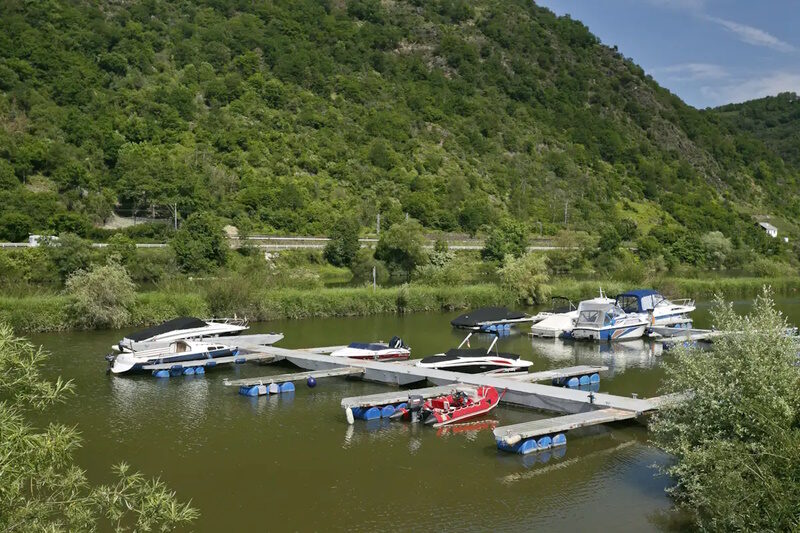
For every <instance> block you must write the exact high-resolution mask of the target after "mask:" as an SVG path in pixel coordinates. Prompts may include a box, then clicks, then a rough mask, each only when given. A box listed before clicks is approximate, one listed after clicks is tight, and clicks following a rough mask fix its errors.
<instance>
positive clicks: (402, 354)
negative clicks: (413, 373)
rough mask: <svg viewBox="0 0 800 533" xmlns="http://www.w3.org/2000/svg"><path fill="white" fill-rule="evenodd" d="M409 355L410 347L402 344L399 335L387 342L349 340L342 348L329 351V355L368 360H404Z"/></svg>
mask: <svg viewBox="0 0 800 533" xmlns="http://www.w3.org/2000/svg"><path fill="white" fill-rule="evenodd" d="M410 356H411V348H409V347H408V346H406V345H405V344H403V339H401V338H400V337H397V336H395V337H392V339H391V340H390V341H389V343H388V344H384V343H382V342H351V343H350V344H348V345H347V346H345V347H344V348H340V349H338V350H336V351H334V352H331V357H349V358H350V359H366V360H370V361H405V360H407V359H408V358H409V357H410Z"/></svg>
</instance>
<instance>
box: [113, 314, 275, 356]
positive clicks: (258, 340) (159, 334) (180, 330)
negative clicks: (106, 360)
mask: <svg viewBox="0 0 800 533" xmlns="http://www.w3.org/2000/svg"><path fill="white" fill-rule="evenodd" d="M248 329H249V326H248V324H247V319H242V318H236V317H234V318H215V319H199V318H195V317H190V316H182V317H178V318H173V319H172V320H167V321H166V322H163V323H161V324H158V325H155V326H151V327H149V328H145V329H142V330H139V331H134V332H133V333H129V334H128V335H126V336H125V337H124V338H123V339H122V340H121V341H119V342H118V343H117V344H115V345H114V346H112V348H113V349H114V351H115V352H126V351H128V352H129V351H142V350H152V349H158V348H166V347H168V346H169V345H170V344H171V343H173V342H175V341H178V340H199V339H216V338H219V337H232V336H237V337H238V338H237V343H236V344H237V345H238V346H240V347H243V346H253V347H257V346H264V345H270V344H274V343H276V342H278V341H279V340H281V339H282V338H283V335H282V334H280V333H268V334H257V335H241V333H242V332H244V331H247V330H248Z"/></svg>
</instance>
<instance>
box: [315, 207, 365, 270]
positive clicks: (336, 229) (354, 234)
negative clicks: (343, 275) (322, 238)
mask: <svg viewBox="0 0 800 533" xmlns="http://www.w3.org/2000/svg"><path fill="white" fill-rule="evenodd" d="M358 230H359V224H358V221H356V220H354V219H352V218H347V217H342V218H340V219H339V220H338V221H336V224H335V225H334V226H333V230H332V231H331V234H330V235H329V236H328V237H329V238H330V239H331V240H330V242H328V244H327V245H325V252H324V255H325V260H326V261H328V262H329V263H330V264H332V265H334V266H350V265H351V264H352V262H353V259H355V257H356V253H357V252H358V248H359V246H360V244H359V242H358Z"/></svg>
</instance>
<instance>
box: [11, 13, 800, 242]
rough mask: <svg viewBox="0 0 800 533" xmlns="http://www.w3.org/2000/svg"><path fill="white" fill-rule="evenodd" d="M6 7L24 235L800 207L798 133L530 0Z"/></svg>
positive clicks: (614, 220)
mask: <svg viewBox="0 0 800 533" xmlns="http://www.w3.org/2000/svg"><path fill="white" fill-rule="evenodd" d="M0 20H1V21H2V27H3V31H2V33H0V89H1V90H2V95H0V187H1V188H2V191H0V232H2V233H4V235H3V236H4V237H6V238H7V237H8V235H9V234H15V235H23V234H25V233H26V232H27V231H35V232H45V231H47V232H60V231H72V232H76V233H79V234H83V235H88V236H96V237H98V236H100V237H101V236H102V235H101V234H100V233H98V232H97V230H95V229H93V225H97V224H99V223H102V222H103V220H105V219H106V218H107V217H108V216H109V215H110V213H111V212H112V209H116V210H117V211H118V212H120V213H122V214H123V215H129V214H130V213H132V212H133V211H136V212H137V213H138V214H139V215H145V214H152V213H155V214H157V215H158V214H161V215H162V216H169V215H168V213H169V210H168V206H170V205H176V206H177V210H178V212H179V216H180V217H181V218H185V217H187V216H188V215H189V214H191V213H192V212H194V211H198V210H211V211H213V212H215V213H217V214H219V215H220V216H222V217H225V218H227V219H229V220H230V221H232V222H233V223H234V224H236V225H237V226H239V227H241V228H245V229H248V230H250V231H258V232H272V231H278V232H286V233H304V234H309V233H310V234H326V233H327V232H328V231H329V229H330V228H331V226H332V224H333V222H334V221H335V220H336V219H337V218H338V217H339V216H341V215H343V214H346V215H353V216H356V217H358V219H359V220H360V221H361V223H362V224H363V225H365V226H369V225H371V224H372V221H373V220H374V218H375V215H376V213H378V212H380V213H381V215H382V217H383V219H382V220H383V221H384V224H391V223H393V222H395V221H398V220H400V219H401V218H403V217H404V214H405V213H408V214H409V215H410V216H412V217H414V218H417V219H418V220H420V221H421V222H422V224H423V225H425V226H426V227H428V228H434V229H440V230H445V231H464V232H469V233H474V232H479V231H483V230H484V229H485V228H486V227H489V226H492V225H494V224H496V223H498V222H499V221H500V220H501V219H502V218H503V217H505V216H510V217H513V218H515V219H517V220H520V221H522V222H523V223H525V224H527V226H528V227H529V228H530V229H531V230H534V229H536V231H537V233H538V228H539V223H541V224H542V226H543V230H544V232H545V233H546V234H554V233H556V232H557V231H558V230H560V229H562V228H563V227H564V226H565V207H566V212H567V215H566V218H567V220H566V225H567V226H568V227H569V229H573V230H574V229H583V230H586V231H588V232H590V233H592V234H603V232H604V231H606V232H608V231H611V230H610V229H609V228H611V229H614V231H616V233H617V234H619V235H620V236H622V237H623V238H627V239H632V238H636V237H640V238H641V237H642V233H643V232H645V231H648V230H650V228H652V230H651V231H654V232H656V233H655V237H656V238H657V239H659V240H660V241H661V242H675V240H676V239H677V238H678V236H679V235H682V234H686V235H697V236H699V235H700V234H704V233H707V232H709V231H712V230H719V231H721V232H723V233H724V234H725V235H726V236H728V237H729V238H730V239H731V240H732V241H733V243H734V245H735V246H737V247H738V246H739V245H740V243H742V242H743V241H746V242H749V241H752V242H754V243H755V242H756V241H757V240H758V239H759V238H760V235H759V234H758V231H757V230H756V229H754V228H753V225H752V222H751V218H750V214H749V213H753V212H759V213H765V214H772V215H775V216H781V217H785V218H793V217H796V216H797V215H798V214H800V195H797V194H796V192H797V190H798V187H797V177H796V174H797V173H796V172H795V171H794V170H792V169H791V168H790V167H787V165H786V164H785V163H784V161H783V160H782V159H781V158H780V157H779V156H778V155H776V153H775V152H774V151H773V149H772V148H769V147H768V145H769V146H772V147H773V148H774V149H775V150H777V151H778V152H780V153H783V154H784V155H786V157H787V158H791V157H792V153H791V152H790V151H787V150H784V149H782V148H781V145H779V144H776V143H772V142H770V139H768V138H766V137H765V138H764V141H765V142H762V141H761V140H759V139H758V138H757V136H756V135H753V134H758V133H759V132H757V131H755V129H754V128H740V127H739V126H737V125H735V124H733V123H731V121H729V120H727V119H726V118H725V117H722V116H720V114H717V113H704V112H700V111H697V110H695V109H694V108H692V107H689V106H687V105H686V104H684V103H683V102H682V101H681V100H680V99H679V98H678V97H676V96H675V95H672V94H670V93H669V92H668V91H666V90H665V89H663V88H661V87H659V86H658V84H657V83H656V82H655V81H653V80H652V79H651V78H650V77H649V76H646V75H645V74H644V72H643V71H642V69H641V68H640V67H638V66H637V65H636V64H635V63H634V62H633V61H632V60H629V59H626V58H624V57H623V56H621V55H620V54H619V53H618V52H617V51H616V50H614V49H612V48H609V47H607V46H604V45H602V44H600V43H599V42H598V39H597V38H596V37H594V36H593V35H592V34H591V33H590V32H589V31H588V30H587V28H586V27H585V26H583V25H582V24H581V23H580V22H577V21H574V20H571V19H570V18H568V17H556V16H555V15H554V14H553V13H552V12H550V11H549V10H547V9H543V8H539V7H537V6H535V5H533V4H532V3H530V2H526V1H508V0H506V1H499V0H478V1H474V2H467V1H463V0H436V1H423V0H411V1H383V2H379V1H377V0H356V1H344V0H330V1H328V2H325V1H312V0H278V1H273V2H250V1H244V0H239V1H227V2H223V1H214V0H209V1H207V2H190V1H182V2H166V1H162V0H147V1H131V2H118V1H111V0H103V1H98V2H86V1H78V0H75V1H70V2H68V1H55V0H52V1H46V2H26V1H22V0H7V1H5V2H2V3H1V4H0ZM747 129H750V130H751V131H752V133H753V134H751V133H749V132H748V131H746V130H747ZM765 143H766V144H765ZM795 155H796V153H795ZM787 191H790V192H791V194H787ZM642 213H647V217H646V218H645V217H643V216H642ZM642 220H645V222H644V225H643V227H642V228H639V227H637V226H633V227H631V224H630V222H628V221H633V222H634V223H641V221H642ZM14 232H16V233H14ZM753 246H755V244H754V245H753Z"/></svg>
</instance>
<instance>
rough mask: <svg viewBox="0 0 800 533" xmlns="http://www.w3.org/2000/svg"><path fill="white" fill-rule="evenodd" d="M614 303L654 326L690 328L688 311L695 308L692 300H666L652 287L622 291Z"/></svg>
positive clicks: (690, 321) (690, 320)
mask: <svg viewBox="0 0 800 533" xmlns="http://www.w3.org/2000/svg"><path fill="white" fill-rule="evenodd" d="M616 303H617V305H618V306H619V307H620V308H622V310H623V311H625V312H626V313H628V314H633V313H638V314H639V315H641V316H642V317H643V318H645V319H647V320H648V323H649V325H650V326H655V327H657V326H669V327H676V328H691V327H692V319H691V317H689V313H691V312H692V311H694V310H695V309H696V308H695V305H694V301H693V300H690V299H688V298H686V299H681V300H674V301H672V300H668V299H667V298H665V297H664V296H663V295H662V294H660V293H659V292H658V291H656V290H653V289H638V290H635V291H628V292H623V293H622V294H619V295H617V299H616Z"/></svg>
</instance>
